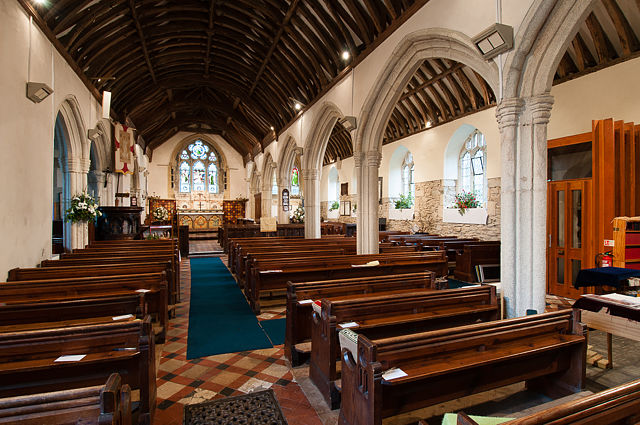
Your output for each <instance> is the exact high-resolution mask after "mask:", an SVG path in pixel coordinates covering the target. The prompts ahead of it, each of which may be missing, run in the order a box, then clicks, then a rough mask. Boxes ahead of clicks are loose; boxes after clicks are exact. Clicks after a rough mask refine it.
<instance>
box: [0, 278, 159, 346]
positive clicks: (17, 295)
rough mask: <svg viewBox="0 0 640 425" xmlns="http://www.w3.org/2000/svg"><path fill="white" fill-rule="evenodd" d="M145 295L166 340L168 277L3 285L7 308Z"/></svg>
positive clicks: (0, 295)
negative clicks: (37, 303)
mask: <svg viewBox="0 0 640 425" xmlns="http://www.w3.org/2000/svg"><path fill="white" fill-rule="evenodd" d="M137 291H140V293H143V294H144V296H145V301H146V304H147V306H148V313H149V314H153V315H155V316H156V317H157V320H158V322H159V324H160V328H161V331H162V334H161V336H160V337H159V340H160V341H164V337H165V335H166V330H167V322H168V310H167V281H166V274H165V273H164V272H162V273H144V274H137V275H119V276H97V277H78V278H64V279H47V280H24V281H23V280H20V281H12V282H5V283H0V299H1V300H2V302H3V303H5V304H6V305H12V304H25V303H30V302H37V301H38V300H40V299H49V300H51V301H57V300H59V301H62V300H69V299H74V298H75V299H79V298H87V297H90V298H95V297H105V296H121V295H130V294H135V293H136V292H137Z"/></svg>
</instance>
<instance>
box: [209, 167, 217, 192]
mask: <svg viewBox="0 0 640 425" xmlns="http://www.w3.org/2000/svg"><path fill="white" fill-rule="evenodd" d="M208 183H209V192H210V193H218V166H217V165H216V164H215V163H213V162H212V163H210V164H209V177H208Z"/></svg>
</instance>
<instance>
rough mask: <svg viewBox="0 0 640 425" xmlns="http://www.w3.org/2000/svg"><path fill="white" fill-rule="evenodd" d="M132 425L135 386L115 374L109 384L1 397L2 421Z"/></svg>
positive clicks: (48, 424)
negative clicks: (132, 388) (132, 394)
mask: <svg viewBox="0 0 640 425" xmlns="http://www.w3.org/2000/svg"><path fill="white" fill-rule="evenodd" d="M18 423H19V424H21V425H42V424H46V425H67V424H98V425H131V424H132V417H131V388H130V387H129V385H126V384H125V385H122V378H121V377H120V375H119V374H117V373H113V374H111V376H109V378H108V379H107V382H106V384H104V385H98V386H91V387H84V388H74V389H72V390H64V391H54V392H49V393H41V394H30V395H23V396H17V397H8V398H2V399H0V424H18Z"/></svg>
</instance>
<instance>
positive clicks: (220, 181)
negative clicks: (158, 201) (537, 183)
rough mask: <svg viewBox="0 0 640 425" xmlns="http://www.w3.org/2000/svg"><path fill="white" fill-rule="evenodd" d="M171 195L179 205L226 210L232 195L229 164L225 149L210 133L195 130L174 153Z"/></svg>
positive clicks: (178, 145)
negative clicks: (226, 199) (228, 199)
mask: <svg viewBox="0 0 640 425" xmlns="http://www.w3.org/2000/svg"><path fill="white" fill-rule="evenodd" d="M170 161H171V163H170V167H169V179H168V181H169V184H170V188H169V196H170V197H171V196H172V195H173V197H175V199H176V203H177V206H178V208H179V209H183V210H222V200H223V199H224V198H225V197H228V195H229V193H228V192H229V190H228V185H227V184H225V183H226V176H228V172H229V168H228V163H227V160H226V158H225V156H224V153H223V151H222V149H220V147H219V146H218V144H217V143H216V142H215V141H214V140H213V138H211V137H209V136H207V135H206V134H191V135H189V136H187V137H185V138H184V139H183V140H182V141H180V142H179V143H178V144H177V145H176V147H175V149H174V150H173V152H172V154H171V157H170Z"/></svg>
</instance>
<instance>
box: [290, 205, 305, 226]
mask: <svg viewBox="0 0 640 425" xmlns="http://www.w3.org/2000/svg"><path fill="white" fill-rule="evenodd" d="M291 223H304V208H302V206H299V207H298V208H296V210H295V211H294V212H293V214H291Z"/></svg>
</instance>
